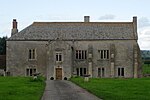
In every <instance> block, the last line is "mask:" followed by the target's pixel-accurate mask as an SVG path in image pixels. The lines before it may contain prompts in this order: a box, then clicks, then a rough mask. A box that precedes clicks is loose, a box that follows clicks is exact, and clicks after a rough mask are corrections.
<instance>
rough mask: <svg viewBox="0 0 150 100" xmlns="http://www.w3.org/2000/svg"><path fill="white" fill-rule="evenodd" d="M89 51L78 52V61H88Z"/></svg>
mask: <svg viewBox="0 0 150 100" xmlns="http://www.w3.org/2000/svg"><path fill="white" fill-rule="evenodd" d="M86 58H87V51H86V50H76V59H86Z"/></svg>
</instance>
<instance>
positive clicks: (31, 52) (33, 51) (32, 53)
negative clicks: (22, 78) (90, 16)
mask: <svg viewBox="0 0 150 100" xmlns="http://www.w3.org/2000/svg"><path fill="white" fill-rule="evenodd" d="M35 53H36V51H35V49H29V59H30V60H33V59H36V57H35V56H36V55H35Z"/></svg>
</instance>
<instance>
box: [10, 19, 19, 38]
mask: <svg viewBox="0 0 150 100" xmlns="http://www.w3.org/2000/svg"><path fill="white" fill-rule="evenodd" d="M16 33H18V29H17V21H16V19H13V22H12V30H11V36H12V35H14V34H16Z"/></svg>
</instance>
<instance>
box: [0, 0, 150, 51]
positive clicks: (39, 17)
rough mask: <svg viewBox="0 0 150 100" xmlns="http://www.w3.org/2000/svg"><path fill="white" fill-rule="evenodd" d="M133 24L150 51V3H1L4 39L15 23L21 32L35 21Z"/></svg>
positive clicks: (0, 32)
mask: <svg viewBox="0 0 150 100" xmlns="http://www.w3.org/2000/svg"><path fill="white" fill-rule="evenodd" d="M85 15H89V16H90V19H91V21H98V22H104V21H112V22H113V21H132V17H133V16H137V18H138V36H139V40H138V42H139V44H140V48H141V49H142V50H150V0H1V1H0V20H1V21H0V37H2V36H8V37H10V33H11V28H12V20H13V19H17V21H18V29H19V31H21V30H22V29H24V28H25V27H27V26H29V25H30V24H32V23H33V22H34V21H49V22H55V21H59V22H61V21H83V16H85Z"/></svg>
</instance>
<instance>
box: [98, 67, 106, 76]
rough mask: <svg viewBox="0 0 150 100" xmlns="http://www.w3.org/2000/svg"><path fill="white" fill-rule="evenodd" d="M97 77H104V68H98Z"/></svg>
mask: <svg viewBox="0 0 150 100" xmlns="http://www.w3.org/2000/svg"><path fill="white" fill-rule="evenodd" d="M98 77H105V68H103V67H102V68H98Z"/></svg>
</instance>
